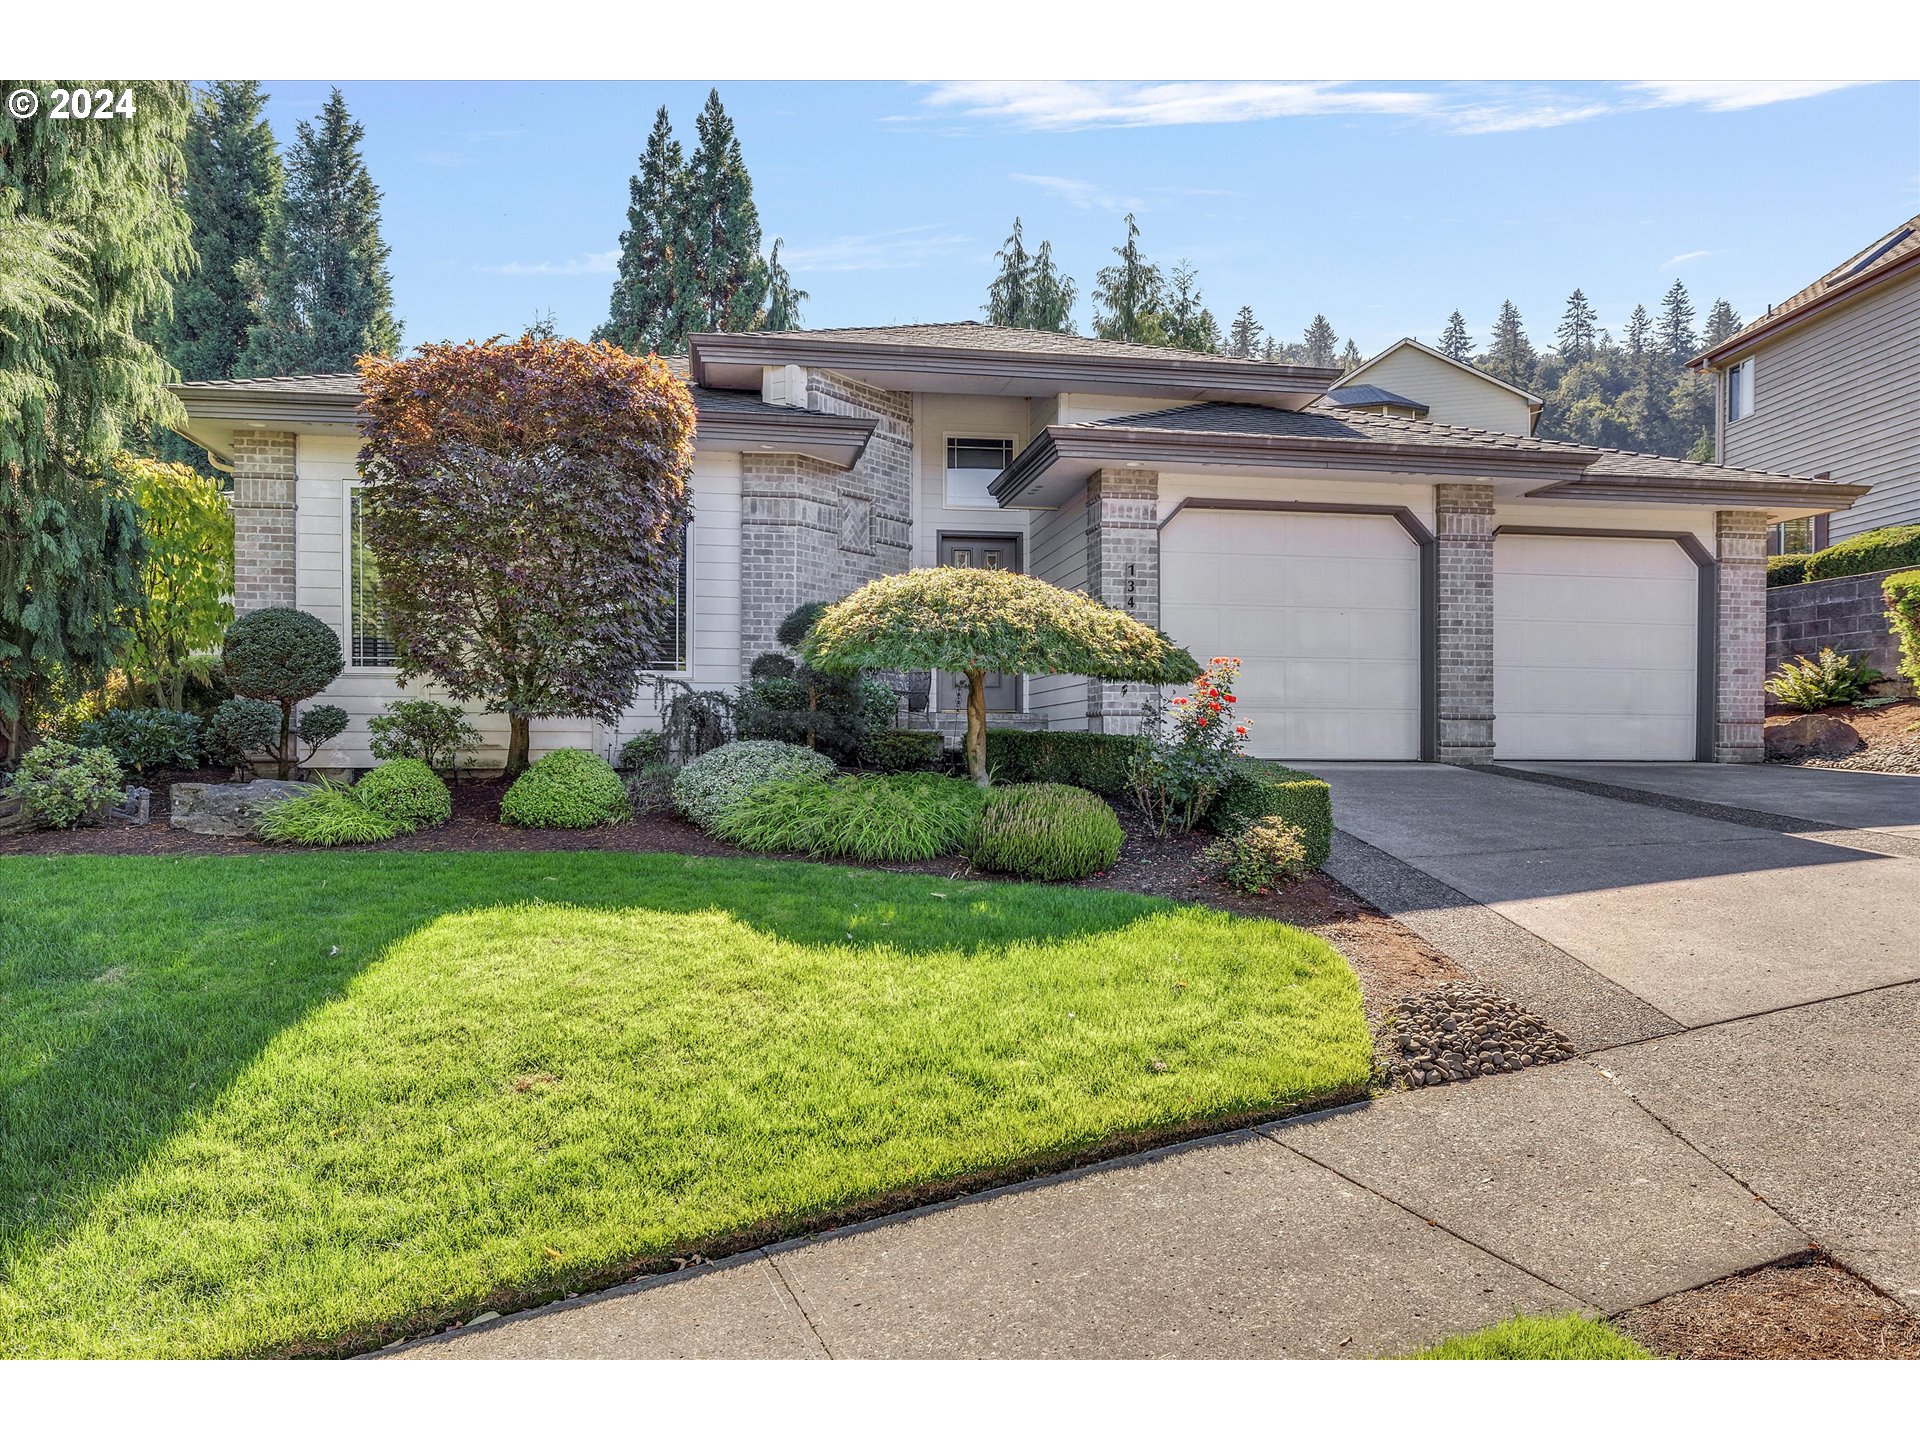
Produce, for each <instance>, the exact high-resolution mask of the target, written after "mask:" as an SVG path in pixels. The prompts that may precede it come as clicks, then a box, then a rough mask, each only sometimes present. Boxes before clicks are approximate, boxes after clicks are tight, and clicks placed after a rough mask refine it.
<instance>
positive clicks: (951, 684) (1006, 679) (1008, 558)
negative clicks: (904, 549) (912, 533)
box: [940, 535, 1020, 711]
mask: <svg viewBox="0 0 1920 1440" xmlns="http://www.w3.org/2000/svg"><path fill="white" fill-rule="evenodd" d="M940 563H941V564H942V565H958V566H964V567H974V566H978V567H981V568H984V569H987V570H1013V571H1018V570H1019V569H1020V537H1019V536H1018V535H943V536H941V537H940ZM940 688H941V699H942V701H943V702H944V708H946V709H948V710H964V709H966V708H967V677H966V676H964V675H958V674H943V675H942V676H941V677H940ZM1019 708H1020V677H1019V676H1018V675H1003V674H1001V673H1000V672H999V671H998V670H994V671H991V672H989V673H988V675H987V709H988V710H989V711H992V710H1000V711H1008V710H1018V709H1019Z"/></svg>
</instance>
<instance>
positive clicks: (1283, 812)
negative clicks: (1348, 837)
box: [1207, 759, 1333, 868]
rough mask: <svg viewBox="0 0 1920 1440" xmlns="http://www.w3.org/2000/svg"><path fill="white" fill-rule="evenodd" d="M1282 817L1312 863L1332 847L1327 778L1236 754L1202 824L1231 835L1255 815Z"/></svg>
mask: <svg viewBox="0 0 1920 1440" xmlns="http://www.w3.org/2000/svg"><path fill="white" fill-rule="evenodd" d="M1268 817H1272V818H1274V819H1276V820H1284V821H1286V822H1287V823H1288V824H1289V825H1292V826H1293V827H1294V828H1295V829H1297V830H1298V831H1299V832H1300V838H1301V841H1302V842H1303V843H1304V844H1305V845H1306V847H1307V861H1308V863H1309V864H1311V865H1313V866H1315V867H1316V868H1317V867H1319V866H1321V865H1324V864H1326V863H1327V856H1328V855H1330V854H1332V853H1333V794H1332V791H1330V790H1329V789H1328V788H1327V782H1326V781H1324V780H1322V779H1321V778H1320V777H1319V776H1318V775H1309V774H1307V772H1306V771H1304V770H1290V769H1288V768H1287V767H1286V766H1285V765H1281V764H1278V763H1277V762H1275V761H1272V760H1251V759H1245V760H1236V761H1235V762H1234V765H1233V773H1232V775H1231V776H1229V777H1228V780H1227V783H1226V784H1225V785H1224V786H1223V787H1221V790H1220V798H1219V799H1218V800H1216V801H1214V803H1213V809H1212V810H1211V811H1209V812H1208V814H1207V827H1208V828H1209V829H1211V830H1213V831H1215V832H1217V833H1218V834H1221V835H1231V834H1232V833H1233V832H1234V831H1236V830H1240V829H1243V828H1244V827H1246V826H1248V825H1252V824H1254V823H1255V822H1257V821H1260V820H1265V819H1267V818H1268Z"/></svg>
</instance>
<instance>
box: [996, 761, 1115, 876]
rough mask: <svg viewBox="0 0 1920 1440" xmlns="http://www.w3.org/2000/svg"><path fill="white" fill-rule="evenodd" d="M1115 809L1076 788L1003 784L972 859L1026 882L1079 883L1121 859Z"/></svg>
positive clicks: (1088, 791)
mask: <svg viewBox="0 0 1920 1440" xmlns="http://www.w3.org/2000/svg"><path fill="white" fill-rule="evenodd" d="M1124 838H1125V836H1124V834H1123V833H1122V831H1121V829H1120V821H1119V819H1118V817H1116V816H1115V815H1114V813H1113V807H1112V806H1111V805H1109V804H1107V802H1106V801H1104V800H1102V799H1101V798H1100V797H1099V796H1098V795H1095V794H1094V793H1093V792H1092V791H1091V790H1082V789H1080V788H1079V787H1078V786H1074V785H1047V784H1040V785H1004V786H1000V787H998V788H996V789H994V790H991V791H989V792H988V794H987V803H986V804H985V806H983V807H982V808H981V811H980V823H979V825H978V826H977V827H976V828H975V830H974V835H973V845H972V847H971V848H970V850H969V851H968V858H969V859H971V860H972V861H973V863H974V864H975V865H978V866H979V867H980V868H981V869H982V870H997V871H999V872H1000V873H1001V874H1003V875H1018V876H1020V877H1022V878H1023V879H1027V880H1081V879H1084V878H1085V877H1087V876H1088V875H1092V874H1094V873H1095V872H1096V871H1100V870H1105V869H1107V868H1108V867H1110V866H1111V865H1112V864H1113V862H1114V861H1115V860H1117V859H1118V858H1119V857H1120V842H1121V841H1122V840H1123V839H1124Z"/></svg>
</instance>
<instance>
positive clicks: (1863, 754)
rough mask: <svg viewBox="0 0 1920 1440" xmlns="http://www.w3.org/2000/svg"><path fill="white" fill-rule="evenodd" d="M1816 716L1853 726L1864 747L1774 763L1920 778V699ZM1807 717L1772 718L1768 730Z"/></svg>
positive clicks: (1786, 714)
mask: <svg viewBox="0 0 1920 1440" xmlns="http://www.w3.org/2000/svg"><path fill="white" fill-rule="evenodd" d="M1813 713H1814V714H1816V715H1820V716H1823V717H1830V718H1832V719H1834V720H1837V721H1839V722H1841V723H1843V724H1846V725H1850V726H1852V727H1853V729H1854V730H1855V731H1856V732H1857V733H1858V734H1859V736H1860V740H1861V742H1862V748H1860V749H1858V750H1855V751H1853V752H1852V753H1851V754H1847V755H1833V756H1820V755H1809V756H1804V757H1801V758H1798V759H1792V760H1775V761H1773V762H1772V763H1774V764H1776V765H1806V766H1811V767H1813V768H1815V769H1827V770H1879V771H1886V772H1892V773H1895V774H1909V775H1920V700H1900V701H1897V702H1895V703H1894V704H1892V705H1876V706H1872V707H1869V708H1866V709H1862V708H1860V707H1859V706H1855V705H1830V706H1828V707H1827V708H1826V709H1824V710H1816V711H1814V712H1813ZM1803 718H1804V717H1803V716H1801V715H1800V714H1797V713H1794V712H1783V713H1780V714H1773V715H1769V716H1767V720H1766V728H1767V730H1768V731H1770V732H1771V731H1774V730H1777V729H1779V728H1781V727H1783V726H1786V725H1790V724H1792V723H1794V722H1795V721H1798V720H1802V719H1803Z"/></svg>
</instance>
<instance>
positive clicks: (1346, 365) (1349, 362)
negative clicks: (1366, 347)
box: [1340, 339, 1365, 375]
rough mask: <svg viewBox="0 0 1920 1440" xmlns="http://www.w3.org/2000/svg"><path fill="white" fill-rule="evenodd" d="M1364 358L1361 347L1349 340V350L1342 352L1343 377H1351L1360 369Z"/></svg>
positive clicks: (1341, 369) (1341, 370) (1341, 366)
mask: <svg viewBox="0 0 1920 1440" xmlns="http://www.w3.org/2000/svg"><path fill="white" fill-rule="evenodd" d="M1364 358H1365V357H1364V356H1362V355H1361V353H1360V347H1359V346H1358V345H1356V344H1354V343H1353V341H1352V340H1351V339H1349V340H1348V341H1347V348H1346V349H1344V350H1342V351H1341V352H1340V373H1341V374H1342V375H1351V374H1352V373H1353V372H1354V371H1356V370H1358V369H1359V368H1360V365H1361V362H1362V361H1363V360H1364Z"/></svg>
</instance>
